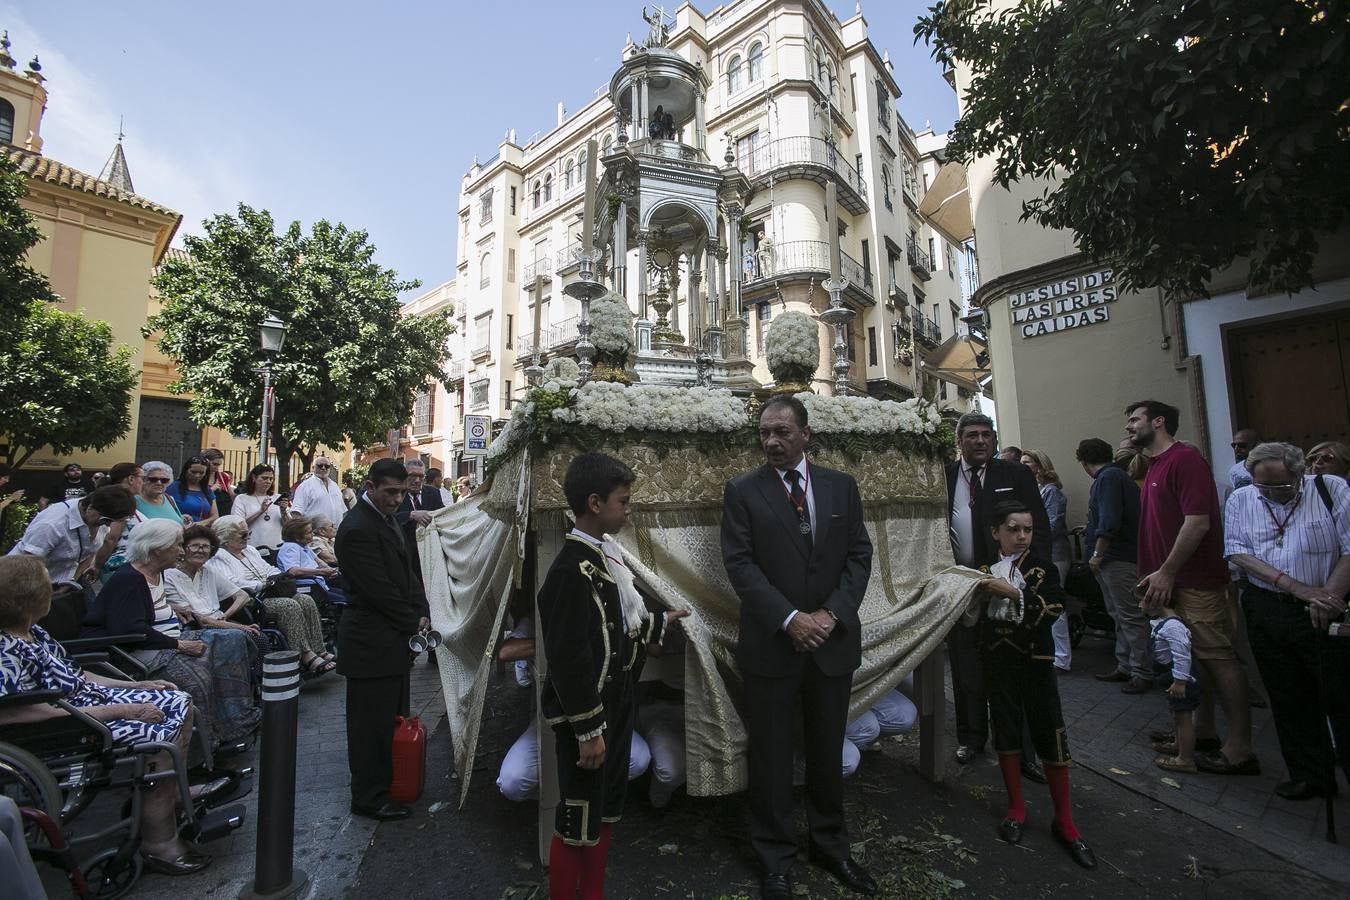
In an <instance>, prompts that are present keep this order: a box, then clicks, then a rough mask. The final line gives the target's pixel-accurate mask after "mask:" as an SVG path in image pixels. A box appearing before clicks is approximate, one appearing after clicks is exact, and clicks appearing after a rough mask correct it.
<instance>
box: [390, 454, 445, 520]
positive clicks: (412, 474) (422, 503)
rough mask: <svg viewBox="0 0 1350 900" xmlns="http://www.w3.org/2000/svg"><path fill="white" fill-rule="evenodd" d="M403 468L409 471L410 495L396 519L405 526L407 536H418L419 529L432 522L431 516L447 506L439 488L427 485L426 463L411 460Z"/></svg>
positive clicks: (397, 513)
mask: <svg viewBox="0 0 1350 900" xmlns="http://www.w3.org/2000/svg"><path fill="white" fill-rule="evenodd" d="M403 466H404V468H406V469H407V470H408V495H407V496H406V497H404V498H403V502H402V503H401V504H399V507H398V512H396V513H395V514H394V517H395V518H397V519H398V521H399V523H400V524H402V525H404V526H405V528H404V533H405V534H416V531H417V527H418V526H419V525H425V524H427V523H428V522H430V521H431V514H432V513H433V512H435V511H436V510H438V509H440V508H441V507H443V506H445V501H444V500H442V499H441V492H440V489H439V488H434V487H432V486H431V485H429V484H427V483H426V476H427V468H426V464H425V463H423V462H422V461H421V460H420V459H409V460H404V462H403ZM409 523H411V524H409Z"/></svg>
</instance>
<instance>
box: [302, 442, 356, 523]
mask: <svg viewBox="0 0 1350 900" xmlns="http://www.w3.org/2000/svg"><path fill="white" fill-rule="evenodd" d="M346 514H347V504H346V502H345V501H344V500H343V499H342V487H341V485H339V484H338V483H337V479H336V478H334V477H333V463H332V461H331V460H329V458H328V457H326V456H320V457H319V458H318V459H316V460H314V475H313V476H312V477H310V478H306V479H305V480H304V481H302V482H300V483H299V484H298V485H296V488H295V493H294V495H293V496H292V497H291V515H293V516H311V517H312V516H320V515H321V516H324V517H326V518H327V519H328V521H330V522H332V523H333V524H334V525H341V524H342V517H343V516H345V515H346Z"/></svg>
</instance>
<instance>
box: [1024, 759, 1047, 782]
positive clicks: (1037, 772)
mask: <svg viewBox="0 0 1350 900" xmlns="http://www.w3.org/2000/svg"><path fill="white" fill-rule="evenodd" d="M1022 777H1023V778H1025V779H1026V780H1027V781H1034V782H1036V783H1037V784H1045V770H1044V769H1042V768H1041V764H1040V763H1038V762H1032V761H1030V760H1026V759H1024V760H1022Z"/></svg>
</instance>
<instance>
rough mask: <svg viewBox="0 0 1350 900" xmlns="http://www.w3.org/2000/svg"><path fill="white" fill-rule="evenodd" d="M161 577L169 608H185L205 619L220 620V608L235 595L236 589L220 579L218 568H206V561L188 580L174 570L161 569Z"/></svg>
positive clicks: (224, 579)
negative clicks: (162, 570)
mask: <svg viewBox="0 0 1350 900" xmlns="http://www.w3.org/2000/svg"><path fill="white" fill-rule="evenodd" d="M227 552H228V551H227ZM161 577H162V578H163V579H164V590H165V593H166V594H167V595H168V600H169V605H170V606H186V607H187V608H188V609H190V610H192V612H193V613H194V614H196V615H197V616H200V617H202V618H206V619H219V618H222V617H223V615H224V614H223V612H222V611H221V608H220V605H221V604H222V603H224V602H225V601H226V600H228V599H230V598H231V597H233V596H234V595H235V594H237V593H239V588H237V587H235V586H234V584H233V583H232V582H231V581H230V580H229V579H228V578H226V577H225V576H224V575H221V574H220V569H219V568H218V567H216V566H212V565H210V561H209V560H208V563H207V565H205V566H202V567H201V568H200V569H198V570H197V574H196V575H193V576H191V577H189V576H188V574H187V573H186V572H184V571H183V570H182V569H177V568H174V569H165V570H164V574H163V575H162V576H161Z"/></svg>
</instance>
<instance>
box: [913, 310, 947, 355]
mask: <svg viewBox="0 0 1350 900" xmlns="http://www.w3.org/2000/svg"><path fill="white" fill-rule="evenodd" d="M910 314H911V315H912V316H913V318H914V338H915V339H916V340H918V341H921V342H923V343H925V344H927V345H928V346H930V347H936V346H937V345H938V344H940V343H942V329H941V328H940V327H938V323H936V322H934V321H933V320H932V319H930V318H928V317H927V316H925V315H924V314H923V312H922V311H921V310H919V309H918V308H917V307H916V308H914V309H913V310H911V313H910Z"/></svg>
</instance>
